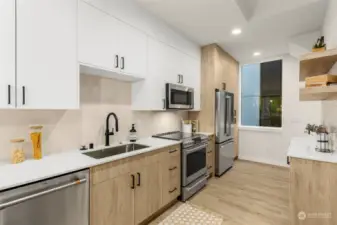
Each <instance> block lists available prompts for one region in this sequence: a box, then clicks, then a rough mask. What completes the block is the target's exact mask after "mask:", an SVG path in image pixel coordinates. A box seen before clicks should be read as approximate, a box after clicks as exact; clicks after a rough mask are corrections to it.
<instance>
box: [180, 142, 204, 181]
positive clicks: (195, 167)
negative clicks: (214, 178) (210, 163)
mask: <svg viewBox="0 0 337 225" xmlns="http://www.w3.org/2000/svg"><path fill="white" fill-rule="evenodd" d="M206 149H207V144H202V145H198V146H195V147H191V148H187V149H183V158H182V161H183V163H182V164H183V165H182V167H183V168H182V169H183V170H182V183H183V186H186V185H188V184H190V183H191V182H193V181H195V180H196V179H197V178H199V177H201V176H202V175H205V174H206V173H207V167H206Z"/></svg>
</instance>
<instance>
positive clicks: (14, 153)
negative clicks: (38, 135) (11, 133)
mask: <svg viewBox="0 0 337 225" xmlns="http://www.w3.org/2000/svg"><path fill="white" fill-rule="evenodd" d="M24 141H25V139H23V138H17V139H12V140H11V143H12V150H11V161H12V163H13V164H17V163H21V162H23V161H25V158H26V157H25V152H24V151H23V143H24Z"/></svg>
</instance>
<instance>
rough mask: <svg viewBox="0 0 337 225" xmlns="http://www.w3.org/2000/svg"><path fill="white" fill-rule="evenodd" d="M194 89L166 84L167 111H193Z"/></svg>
mask: <svg viewBox="0 0 337 225" xmlns="http://www.w3.org/2000/svg"><path fill="white" fill-rule="evenodd" d="M193 108H194V89H193V88H190V87H186V86H182V85H177V84H170V83H167V84H166V109H193Z"/></svg>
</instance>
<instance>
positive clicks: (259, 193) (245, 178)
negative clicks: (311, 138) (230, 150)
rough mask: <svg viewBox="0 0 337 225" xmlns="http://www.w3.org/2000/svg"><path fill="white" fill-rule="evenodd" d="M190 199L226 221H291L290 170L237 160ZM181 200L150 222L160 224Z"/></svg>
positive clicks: (264, 224) (282, 224)
mask: <svg viewBox="0 0 337 225" xmlns="http://www.w3.org/2000/svg"><path fill="white" fill-rule="evenodd" d="M189 202H190V203H191V204H194V205H197V206H199V207H203V208H205V209H206V210H211V211H213V212H216V213H218V214H220V215H221V216H222V217H223V218H224V223H223V225H290V221H289V170H288V169H287V168H281V167H274V166H269V165H263V164H258V163H252V162H246V161H236V162H235V166H234V167H233V169H232V170H230V171H229V172H227V173H226V174H225V175H223V176H222V177H221V178H212V179H211V180H210V181H209V182H208V185H207V187H206V188H204V189H203V190H202V191H201V192H199V193H198V194H196V195H195V196H194V197H193V198H192V199H190V201H189ZM180 204H182V203H180V202H179V203H177V204H176V205H174V206H173V207H171V208H170V209H169V210H167V211H166V212H165V213H164V214H162V215H161V216H160V217H158V218H157V219H156V220H154V221H153V222H152V223H151V225H154V224H158V223H159V222H160V221H162V220H163V219H164V218H166V217H167V216H168V215H169V214H170V213H171V212H172V211H174V210H175V209H176V208H177V207H178V206H179V205H180Z"/></svg>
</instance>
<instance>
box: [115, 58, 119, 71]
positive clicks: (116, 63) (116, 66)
mask: <svg viewBox="0 0 337 225" xmlns="http://www.w3.org/2000/svg"><path fill="white" fill-rule="evenodd" d="M118 66H119V58H118V55H115V68H118Z"/></svg>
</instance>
